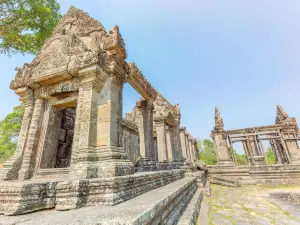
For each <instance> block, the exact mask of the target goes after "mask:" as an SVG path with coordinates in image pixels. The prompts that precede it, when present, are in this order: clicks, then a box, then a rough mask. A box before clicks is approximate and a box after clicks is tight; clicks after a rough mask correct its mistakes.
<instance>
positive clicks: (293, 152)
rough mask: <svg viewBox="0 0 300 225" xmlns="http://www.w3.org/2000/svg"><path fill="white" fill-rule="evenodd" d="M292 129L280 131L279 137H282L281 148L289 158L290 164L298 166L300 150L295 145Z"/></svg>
mask: <svg viewBox="0 0 300 225" xmlns="http://www.w3.org/2000/svg"><path fill="white" fill-rule="evenodd" d="M294 133H295V130H294V129H283V130H281V136H282V137H283V141H282V142H283V145H285V146H283V148H286V149H287V151H288V154H289V156H290V161H291V163H292V164H300V149H299V146H298V144H297V140H296V139H295V136H294Z"/></svg>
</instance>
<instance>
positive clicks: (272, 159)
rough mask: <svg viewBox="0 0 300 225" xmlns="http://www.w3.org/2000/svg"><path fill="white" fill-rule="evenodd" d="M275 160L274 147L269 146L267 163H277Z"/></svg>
mask: <svg viewBox="0 0 300 225" xmlns="http://www.w3.org/2000/svg"><path fill="white" fill-rule="evenodd" d="M275 162H276V158H275V154H274V152H273V149H272V148H271V147H269V148H268V149H267V152H266V163H267V164H275Z"/></svg>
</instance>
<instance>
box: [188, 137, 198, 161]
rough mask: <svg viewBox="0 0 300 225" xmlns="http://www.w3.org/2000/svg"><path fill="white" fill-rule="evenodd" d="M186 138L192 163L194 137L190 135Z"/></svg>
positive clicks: (193, 158)
mask: <svg viewBox="0 0 300 225" xmlns="http://www.w3.org/2000/svg"><path fill="white" fill-rule="evenodd" d="M188 140H189V149H190V155H191V162H192V163H194V162H195V160H196V157H195V151H194V147H193V145H194V144H193V142H194V139H193V138H192V137H191V136H189V138H188Z"/></svg>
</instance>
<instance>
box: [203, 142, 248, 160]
mask: <svg viewBox="0 0 300 225" xmlns="http://www.w3.org/2000/svg"><path fill="white" fill-rule="evenodd" d="M197 144H198V146H199V149H201V151H200V153H199V159H200V160H201V161H202V162H204V163H205V164H206V165H215V164H217V157H216V147H215V144H214V143H213V142H212V141H211V140H209V139H205V140H203V141H202V142H198V143H197ZM228 150H229V154H230V157H232V151H231V149H230V148H229V149H228ZM234 152H235V156H236V160H237V163H238V165H248V160H247V158H246V156H245V155H244V154H239V153H237V152H236V151H234Z"/></svg>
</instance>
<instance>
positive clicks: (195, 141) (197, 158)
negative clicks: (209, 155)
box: [193, 139, 199, 160]
mask: <svg viewBox="0 0 300 225" xmlns="http://www.w3.org/2000/svg"><path fill="white" fill-rule="evenodd" d="M193 148H194V153H195V160H199V156H198V153H199V152H198V149H197V140H196V139H194V140H193Z"/></svg>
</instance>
